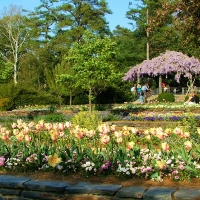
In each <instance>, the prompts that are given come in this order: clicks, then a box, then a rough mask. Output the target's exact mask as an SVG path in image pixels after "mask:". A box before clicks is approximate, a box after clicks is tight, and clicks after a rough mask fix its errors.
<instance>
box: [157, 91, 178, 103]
mask: <svg viewBox="0 0 200 200" xmlns="http://www.w3.org/2000/svg"><path fill="white" fill-rule="evenodd" d="M158 101H159V102H174V101H175V97H174V95H173V94H172V93H169V92H162V93H161V94H159V95H158Z"/></svg>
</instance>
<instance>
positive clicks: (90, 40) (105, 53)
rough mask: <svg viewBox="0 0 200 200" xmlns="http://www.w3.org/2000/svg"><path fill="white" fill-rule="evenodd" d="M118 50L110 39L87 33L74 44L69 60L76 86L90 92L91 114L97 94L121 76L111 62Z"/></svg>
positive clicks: (68, 56)
mask: <svg viewBox="0 0 200 200" xmlns="http://www.w3.org/2000/svg"><path fill="white" fill-rule="evenodd" d="M116 49H117V48H116V43H115V42H112V40H111V39H110V38H108V37H104V38H100V37H98V36H97V35H93V34H92V33H91V32H89V31H86V32H85V35H84V36H83V40H82V41H81V42H76V43H74V44H73V46H72V48H71V49H70V50H69V54H68V55H67V60H68V61H70V62H71V63H72V64H73V68H72V69H73V70H74V71H75V73H74V79H75V81H76V85H77V87H78V86H79V87H81V88H82V89H87V90H88V99H89V106H90V112H91V111H92V100H93V98H94V97H95V96H96V94H97V93H98V92H100V91H102V90H104V89H105V87H106V86H108V85H112V84H114V83H115V81H116V80H117V79H118V78H119V76H121V74H120V73H116V72H115V70H114V66H113V64H112V63H111V62H110V59H111V58H112V57H113V56H114V55H115V53H116Z"/></svg>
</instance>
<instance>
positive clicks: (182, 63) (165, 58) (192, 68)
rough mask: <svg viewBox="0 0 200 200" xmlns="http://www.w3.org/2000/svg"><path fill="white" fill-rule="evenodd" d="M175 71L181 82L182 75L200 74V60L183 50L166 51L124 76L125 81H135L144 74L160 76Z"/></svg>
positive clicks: (188, 76) (135, 67) (177, 79)
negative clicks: (184, 52)
mask: <svg viewBox="0 0 200 200" xmlns="http://www.w3.org/2000/svg"><path fill="white" fill-rule="evenodd" d="M172 72H173V73H175V80H176V81H177V82H180V78H181V75H183V76H184V77H186V78H188V79H189V78H191V77H192V75H196V74H200V61H199V60H198V59H196V58H194V57H189V56H187V55H185V54H183V53H181V52H176V51H166V53H164V54H160V56H158V57H155V58H153V59H151V60H144V61H143V62H142V63H140V64H138V65H136V66H134V67H133V68H131V69H130V70H129V71H128V72H127V73H126V74H125V76H124V77H123V80H124V81H133V80H135V79H137V77H141V76H143V75H148V76H153V77H155V76H158V75H166V76H167V74H170V73H172Z"/></svg>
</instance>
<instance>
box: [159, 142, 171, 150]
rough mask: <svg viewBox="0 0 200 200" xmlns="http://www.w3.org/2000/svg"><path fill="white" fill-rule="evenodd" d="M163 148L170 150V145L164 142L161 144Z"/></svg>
mask: <svg viewBox="0 0 200 200" xmlns="http://www.w3.org/2000/svg"><path fill="white" fill-rule="evenodd" d="M161 148H162V150H163V151H168V150H169V145H168V144H167V143H166V142H163V143H162V144H161Z"/></svg>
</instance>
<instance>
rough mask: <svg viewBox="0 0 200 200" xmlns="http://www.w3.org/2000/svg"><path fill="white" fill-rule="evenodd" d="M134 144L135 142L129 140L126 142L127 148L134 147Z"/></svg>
mask: <svg viewBox="0 0 200 200" xmlns="http://www.w3.org/2000/svg"><path fill="white" fill-rule="evenodd" d="M134 145H135V142H129V143H128V144H127V147H126V148H127V149H129V150H130V149H132V148H133V147H134Z"/></svg>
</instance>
